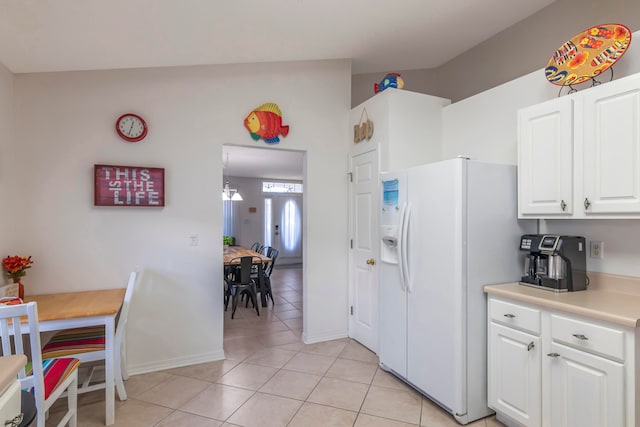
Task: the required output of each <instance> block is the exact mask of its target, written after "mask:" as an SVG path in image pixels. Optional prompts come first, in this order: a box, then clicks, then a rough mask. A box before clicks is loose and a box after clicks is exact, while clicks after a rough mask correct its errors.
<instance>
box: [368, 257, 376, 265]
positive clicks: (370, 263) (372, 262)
mask: <svg viewBox="0 0 640 427" xmlns="http://www.w3.org/2000/svg"><path fill="white" fill-rule="evenodd" d="M367 265H376V260H375V259H373V258H369V259H368V260H367Z"/></svg>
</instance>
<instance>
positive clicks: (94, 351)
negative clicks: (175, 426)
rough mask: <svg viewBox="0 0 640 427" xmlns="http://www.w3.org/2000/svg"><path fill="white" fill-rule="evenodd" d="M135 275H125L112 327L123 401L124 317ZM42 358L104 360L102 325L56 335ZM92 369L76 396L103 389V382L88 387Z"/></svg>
mask: <svg viewBox="0 0 640 427" xmlns="http://www.w3.org/2000/svg"><path fill="white" fill-rule="evenodd" d="M137 276H138V273H137V272H135V271H133V272H131V274H130V275H129V281H128V282H127V290H126V292H125V294H124V300H123V302H122V306H121V307H120V312H119V313H118V319H117V324H116V334H115V337H114V342H115V351H114V353H115V360H114V374H115V378H114V380H115V384H116V390H118V397H119V398H120V400H127V392H126V391H125V388H124V382H123V379H127V378H128V375H127V372H126V369H125V365H126V359H125V356H124V353H125V352H124V351H123V348H124V335H125V331H126V326H127V318H128V317H129V306H130V304H131V298H132V297H133V290H134V288H135V284H136V279H137ZM42 355H43V357H76V358H78V359H79V360H80V361H81V362H82V363H88V362H98V361H101V360H104V358H105V332H104V326H88V327H84V328H74V329H65V330H62V331H59V332H56V333H55V334H54V335H53V337H51V339H50V340H49V342H47V344H46V345H45V346H44V347H43V348H42ZM95 369H96V366H93V367H92V368H91V371H90V373H89V375H88V376H87V377H85V378H84V379H83V382H82V385H81V387H80V388H79V389H78V393H87V392H90V391H94V390H99V389H103V388H105V383H104V382H99V383H95V384H91V379H92V378H93V374H94V372H95Z"/></svg>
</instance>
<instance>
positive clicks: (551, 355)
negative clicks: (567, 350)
mask: <svg viewBox="0 0 640 427" xmlns="http://www.w3.org/2000/svg"><path fill="white" fill-rule="evenodd" d="M547 356H549V357H560V353H549V354H547Z"/></svg>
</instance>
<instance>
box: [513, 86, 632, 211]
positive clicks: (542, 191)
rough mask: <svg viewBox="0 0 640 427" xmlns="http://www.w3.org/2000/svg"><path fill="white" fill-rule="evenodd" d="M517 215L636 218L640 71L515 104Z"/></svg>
mask: <svg viewBox="0 0 640 427" xmlns="http://www.w3.org/2000/svg"><path fill="white" fill-rule="evenodd" d="M518 178H519V179H518V217H519V218H640V74H638V75H633V76H629V77H625V78H622V79H619V80H616V81H613V82H608V83H603V84H601V85H599V86H596V87H592V88H589V89H584V90H582V91H580V92H578V93H576V94H573V95H567V96H564V97H562V98H558V99H554V100H551V101H547V102H544V103H541V104H538V105H534V106H531V107H528V108H524V109H522V110H520V111H518Z"/></svg>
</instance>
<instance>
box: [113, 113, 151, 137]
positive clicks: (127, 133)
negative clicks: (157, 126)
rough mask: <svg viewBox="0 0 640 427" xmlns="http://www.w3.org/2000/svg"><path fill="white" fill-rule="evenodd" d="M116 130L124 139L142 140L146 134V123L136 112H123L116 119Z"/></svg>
mask: <svg viewBox="0 0 640 427" xmlns="http://www.w3.org/2000/svg"><path fill="white" fill-rule="evenodd" d="M116 132H118V135H119V136H120V138H122V139H124V140H125V141H128V142H138V141H142V140H143V139H144V137H145V136H147V123H146V122H145V121H144V119H143V118H142V117H140V116H138V115H137V114H133V113H127V114H123V115H121V116H120V117H118V120H116Z"/></svg>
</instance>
